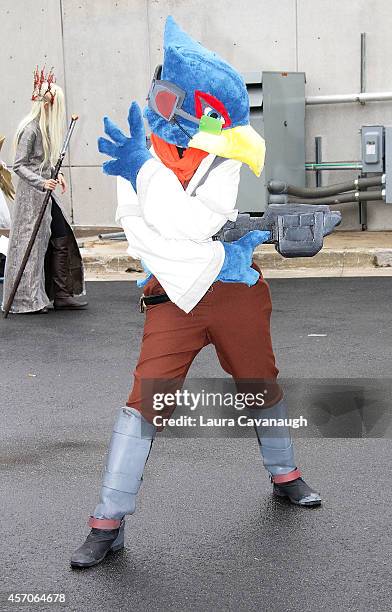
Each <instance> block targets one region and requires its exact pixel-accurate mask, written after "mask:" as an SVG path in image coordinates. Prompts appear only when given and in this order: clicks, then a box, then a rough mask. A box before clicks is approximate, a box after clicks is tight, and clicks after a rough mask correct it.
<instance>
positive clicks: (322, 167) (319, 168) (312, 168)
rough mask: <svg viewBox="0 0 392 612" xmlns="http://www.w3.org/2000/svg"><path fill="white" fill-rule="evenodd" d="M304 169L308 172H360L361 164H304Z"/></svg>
mask: <svg viewBox="0 0 392 612" xmlns="http://www.w3.org/2000/svg"><path fill="white" fill-rule="evenodd" d="M305 169H306V170H309V171H312V172H314V171H320V172H322V171H323V170H362V163H361V162H321V163H319V164H318V163H315V162H306V164H305Z"/></svg>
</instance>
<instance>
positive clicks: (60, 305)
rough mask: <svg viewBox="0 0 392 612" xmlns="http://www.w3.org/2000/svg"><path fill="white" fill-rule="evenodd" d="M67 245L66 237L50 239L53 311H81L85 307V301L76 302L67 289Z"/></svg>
mask: <svg viewBox="0 0 392 612" xmlns="http://www.w3.org/2000/svg"><path fill="white" fill-rule="evenodd" d="M68 244H69V237H68V236H63V237H62V238H52V247H53V264H52V278H53V285H54V309H55V310H81V309H83V308H86V306H87V302H86V301H85V300H80V299H79V300H78V299H76V298H74V297H73V295H72V290H71V289H70V287H69V278H70V271H69V263H68Z"/></svg>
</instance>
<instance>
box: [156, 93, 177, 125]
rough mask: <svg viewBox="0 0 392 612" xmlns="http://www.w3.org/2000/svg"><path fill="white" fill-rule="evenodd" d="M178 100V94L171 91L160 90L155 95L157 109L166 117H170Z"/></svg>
mask: <svg viewBox="0 0 392 612" xmlns="http://www.w3.org/2000/svg"><path fill="white" fill-rule="evenodd" d="M176 102H177V96H176V95H175V94H174V93H172V92H171V91H159V92H158V93H157V95H156V96H155V104H156V105H157V109H158V110H159V112H160V113H161V115H163V116H164V117H165V118H166V119H170V117H171V115H172V112H173V109H174V107H175V105H176Z"/></svg>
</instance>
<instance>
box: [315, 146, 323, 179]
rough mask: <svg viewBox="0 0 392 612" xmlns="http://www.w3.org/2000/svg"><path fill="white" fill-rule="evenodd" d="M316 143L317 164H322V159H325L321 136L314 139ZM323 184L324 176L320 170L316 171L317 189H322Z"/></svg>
mask: <svg viewBox="0 0 392 612" xmlns="http://www.w3.org/2000/svg"><path fill="white" fill-rule="evenodd" d="M314 143H315V159H316V164H320V163H321V162H322V157H323V152H322V138H321V136H316V137H315V139H314ZM321 183H322V174H321V172H320V170H316V187H321Z"/></svg>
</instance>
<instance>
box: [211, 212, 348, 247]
mask: <svg viewBox="0 0 392 612" xmlns="http://www.w3.org/2000/svg"><path fill="white" fill-rule="evenodd" d="M341 220H342V215H341V213H340V212H339V211H331V210H330V208H329V206H327V205H324V204H319V205H312V204H270V205H269V206H268V208H267V210H266V211H265V213H264V216H263V217H251V216H250V214H248V213H240V214H239V215H238V217H237V219H236V221H228V222H227V223H225V225H224V226H223V227H222V229H221V230H220V231H219V232H218V233H217V234H215V236H213V239H214V240H221V241H222V242H234V241H235V240H238V239H239V238H242V236H244V235H245V234H247V233H248V232H250V231H252V230H263V231H269V232H271V239H270V240H268V241H267V244H275V248H276V250H277V251H278V253H280V255H282V256H283V257H313V256H314V255H316V254H317V253H318V252H319V251H320V250H321V248H322V246H323V239H324V236H327V235H328V234H331V233H332V232H333V230H334V229H335V227H337V226H338V225H339V223H340V222H341Z"/></svg>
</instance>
